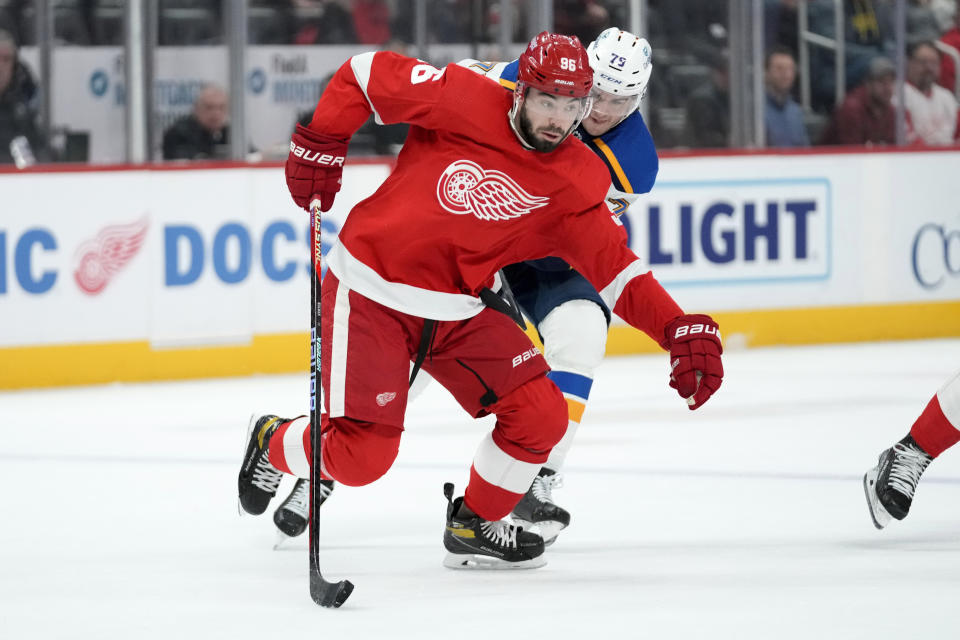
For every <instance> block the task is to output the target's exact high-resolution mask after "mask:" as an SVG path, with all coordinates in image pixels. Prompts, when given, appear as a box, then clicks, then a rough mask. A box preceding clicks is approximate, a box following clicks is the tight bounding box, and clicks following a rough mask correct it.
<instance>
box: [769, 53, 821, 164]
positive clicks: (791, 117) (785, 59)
mask: <svg viewBox="0 0 960 640" xmlns="http://www.w3.org/2000/svg"><path fill="white" fill-rule="evenodd" d="M763 69H764V75H763V77H764V82H765V83H766V87H767V100H766V103H765V105H764V116H763V118H764V124H765V126H766V131H767V146H768V147H809V146H810V138H809V137H808V136H807V128H806V126H805V125H804V123H803V109H801V108H800V105H799V104H797V102H796V100H794V99H793V96H792V95H791V92H792V91H793V84H794V82H795V81H796V79H797V63H796V61H795V60H794V59H793V54H792V53H791V52H790V50H789V49H787V48H786V47H776V48H775V49H774V50H773V51H771V52H770V53H768V54H767V59H766V61H765V63H764V67H763Z"/></svg>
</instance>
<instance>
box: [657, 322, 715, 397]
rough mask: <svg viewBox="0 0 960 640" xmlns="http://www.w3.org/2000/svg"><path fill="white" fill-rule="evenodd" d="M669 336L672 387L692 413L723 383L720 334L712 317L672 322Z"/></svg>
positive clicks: (668, 327) (667, 336) (669, 327)
mask: <svg viewBox="0 0 960 640" xmlns="http://www.w3.org/2000/svg"><path fill="white" fill-rule="evenodd" d="M666 334H667V335H666V338H667V344H668V345H670V386H671V387H673V388H674V389H676V390H677V393H679V394H680V396H681V397H683V398H686V399H687V405H688V406H689V407H690V409H691V410H692V409H697V408H699V407H700V406H701V405H702V404H703V403H704V402H706V401H707V399H709V398H710V396H712V395H713V393H714V392H715V391H716V390H717V389H719V388H720V383H722V382H723V363H722V362H721V361H720V354H721V353H723V345H722V344H721V342H720V330H719V328H717V323H716V322H714V321H713V318H711V317H710V316H707V315H703V314H695V315H689V316H680V317H679V318H677V319H676V320H673V321H671V322H670V323H669V324H668V325H667V329H666Z"/></svg>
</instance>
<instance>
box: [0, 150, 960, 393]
mask: <svg viewBox="0 0 960 640" xmlns="http://www.w3.org/2000/svg"><path fill="white" fill-rule="evenodd" d="M957 166H960V151H957V150H947V151H943V150H940V151H905V152H875V153H848V152H843V153H810V152H805V153H801V154H733V155H710V156H684V157H669V158H666V159H664V160H663V161H662V164H661V172H660V176H659V178H658V181H657V185H656V187H655V188H654V191H653V193H651V194H649V195H647V196H645V197H643V198H641V199H640V201H639V202H638V203H637V204H635V205H634V206H633V207H632V208H631V209H630V210H629V211H628V212H627V213H626V214H624V216H622V217H621V218H620V221H621V222H622V223H623V224H624V226H625V227H626V228H627V230H628V232H629V234H630V243H631V247H632V248H633V249H634V251H636V252H637V254H638V255H639V256H640V258H641V259H642V260H644V262H645V263H647V264H649V265H650V268H651V269H652V271H653V272H654V274H655V275H656V276H657V277H658V279H659V280H660V281H661V282H662V283H663V284H664V286H665V287H666V288H667V289H668V290H669V291H670V292H671V293H672V294H673V295H674V297H675V298H676V299H677V301H678V302H679V303H680V304H681V306H682V307H683V308H684V309H685V310H688V311H691V312H698V311H703V312H709V313H711V314H713V315H714V316H715V317H716V318H717V319H718V321H719V322H720V325H721V329H722V331H723V333H724V337H725V341H726V343H727V345H728V348H729V347H732V346H764V345H776V344H813V343H821V342H847V341H862V340H894V339H919V338H931V337H945V336H957V335H960V204H957V203H958V202H960V197H958V196H960V183H958V182H957V180H956V177H955V171H952V170H951V169H950V168H951V167H957ZM388 171H389V164H388V163H386V162H383V161H366V162H363V161H359V162H358V161H354V162H353V163H352V164H351V165H349V166H348V167H347V170H346V171H345V173H344V186H343V191H342V192H341V194H340V196H339V197H338V199H337V202H336V204H335V206H334V208H333V210H332V211H330V212H329V214H327V215H325V218H324V222H323V229H322V235H321V244H322V245H323V246H324V249H326V248H328V247H329V246H330V245H331V244H332V243H333V242H335V239H336V234H337V232H338V231H339V229H340V226H341V225H342V223H343V221H344V219H345V217H346V215H347V213H348V212H349V209H350V207H351V205H352V204H353V203H355V202H357V201H359V200H360V199H362V198H364V197H366V196H367V195H369V194H370V193H372V192H373V191H374V190H375V189H376V188H377V186H378V185H379V184H380V182H381V181H382V180H383V178H384V177H385V176H386V175H387V173H388ZM0 190H2V193H3V194H4V208H3V214H2V215H0V388H25V387H42V386H53V385H68V384H93V383H102V382H109V381H115V380H131V381H132V380H156V379H178V378H195V377H206V376H228V375H247V374H250V373H257V372H261V373H274V372H287V371H303V370H305V369H306V367H307V361H308V358H309V352H308V350H307V349H308V346H309V343H308V341H307V340H306V331H307V328H308V327H309V310H308V302H307V301H308V298H309V296H308V291H309V278H308V265H309V263H308V260H309V252H308V218H307V215H306V213H304V212H302V211H300V210H299V209H297V207H296V206H294V205H293V204H292V203H291V202H290V201H289V196H288V195H287V193H286V188H285V185H284V181H283V171H282V168H281V167H279V166H277V165H268V166H264V165H249V166H248V165H242V164H239V165H203V166H193V167H183V166H174V165H167V166H163V167H149V168H143V167H101V168H91V167H77V168H75V169H73V170H69V169H68V170H63V169H62V168H52V169H51V168H46V169H38V170H33V171H28V172H19V173H18V172H13V171H0ZM611 223H612V222H611ZM656 349H657V348H656V347H655V346H654V345H653V343H652V341H650V340H649V339H648V338H647V337H646V336H645V335H643V334H641V333H639V332H636V331H634V330H633V329H631V328H629V327H626V326H623V325H622V323H621V322H620V321H619V320H615V323H614V325H613V326H612V327H611V332H610V339H609V342H608V352H609V353H610V354H627V353H638V352H652V351H655V350H656Z"/></svg>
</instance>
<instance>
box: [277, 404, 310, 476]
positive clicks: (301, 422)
mask: <svg viewBox="0 0 960 640" xmlns="http://www.w3.org/2000/svg"><path fill="white" fill-rule="evenodd" d="M309 426H310V418H307V417H305V416H302V417H300V418H297V419H296V420H294V421H293V422H291V423H290V426H288V427H287V431H286V432H285V433H284V434H283V457H284V459H285V460H286V461H287V467H289V468H290V472H291V473H292V474H293V475H295V476H297V477H298V478H309V477H310V461H309V460H307V452H306V451H305V450H304V448H303V432H304V431H306V430H307V428H308V427H309Z"/></svg>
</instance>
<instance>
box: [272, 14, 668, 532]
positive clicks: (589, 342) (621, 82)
mask: <svg viewBox="0 0 960 640" xmlns="http://www.w3.org/2000/svg"><path fill="white" fill-rule="evenodd" d="M587 53H588V55H589V57H590V66H591V67H592V68H593V71H594V75H593V90H592V96H593V109H592V110H591V111H590V114H589V115H588V116H587V117H586V118H584V120H583V121H582V122H581V124H580V127H579V128H578V129H577V130H576V132H575V134H576V136H577V137H578V138H580V139H581V140H582V141H583V142H584V143H585V144H586V145H587V146H588V147H590V149H592V150H593V152H594V153H596V154H597V155H598V156H600V158H601V159H602V160H603V161H604V162H605V163H606V165H607V167H608V168H609V170H610V178H611V186H610V190H609V192H608V193H607V204H608V206H609V207H610V210H611V212H612V213H613V214H614V215H616V216H619V215H620V214H622V213H623V212H624V211H626V209H627V208H628V207H629V206H630V205H631V204H632V203H633V202H634V201H636V200H637V198H639V196H640V195H641V194H643V193H647V192H649V191H650V190H651V189H652V188H653V183H654V181H655V180H656V178H657V171H658V168H659V161H658V159H657V151H656V148H655V147H654V144H653V138H652V137H651V136H650V131H649V130H648V129H647V125H646V124H645V123H644V121H643V117H642V116H641V115H640V112H639V111H638V108H639V106H640V101H641V100H642V99H643V96H644V94H645V93H646V89H647V83H648V81H649V80H650V73H651V71H652V69H653V65H652V62H651V51H650V44H649V43H648V42H647V41H646V39H644V38H641V37H639V36H636V35H634V34H632V33H629V32H627V31H623V30H621V29H617V28H610V29H607V30H605V31H604V32H603V33H601V34H600V35H599V36H598V37H597V39H596V40H594V41H593V42H592V43H590V45H589V47H587ZM459 64H461V65H463V66H466V67H468V68H470V69H472V70H473V71H476V72H478V73H482V74H484V75H485V76H487V77H488V78H490V79H492V80H494V81H496V82H499V83H500V84H501V85H502V86H503V87H504V88H505V89H507V90H510V91H513V89H514V87H515V85H516V80H517V73H518V68H519V63H518V61H517V60H514V61H513V62H500V63H492V62H482V61H478V60H464V61H462V62H460V63H459ZM504 273H505V275H506V276H507V280H508V282H509V285H510V288H511V289H512V291H513V294H514V296H515V297H516V299H517V302H518V303H519V305H520V306H521V307H522V309H523V312H524V314H525V315H526V316H527V318H529V319H530V321H531V322H533V324H534V326H535V327H536V329H537V331H538V333H539V335H540V339H541V341H542V342H543V345H544V355H545V356H546V359H547V363H548V364H549V365H550V368H551V369H552V371H551V373H549V374H548V376H549V377H550V378H551V379H552V380H553V382H554V383H555V384H556V385H557V386H558V387H559V388H560V390H561V391H562V392H563V394H564V396H565V397H566V399H567V406H568V409H569V423H568V424H569V426H568V428H567V432H566V434H565V435H564V437H563V439H562V440H561V441H560V443H559V444H557V445H556V446H555V447H554V448H553V451H552V453H551V454H550V458H549V460H548V461H547V463H546V464H545V465H544V466H543V468H542V469H541V470H540V474H539V475H538V476H537V478H536V479H535V480H534V482H533V484H532V485H531V487H530V489H529V490H528V491H527V493H526V495H524V497H523V499H521V501H520V503H519V504H518V505H517V507H516V509H515V510H514V512H513V518H514V519H515V520H517V521H519V522H520V523H523V524H525V525H526V526H528V527H529V526H531V525H537V527H539V529H540V533H541V535H542V536H543V538H544V540H545V541H546V543H547V544H550V543H552V542H553V541H554V540H555V539H556V537H557V534H558V533H559V531H560V530H562V529H563V528H565V527H566V526H567V525H568V524H569V523H570V514H569V513H568V512H567V511H566V510H565V509H563V508H561V507H559V506H557V505H556V504H554V502H553V497H552V490H553V488H554V487H555V486H557V485H558V484H559V481H560V478H561V476H560V474H559V471H560V469H561V468H562V466H563V462H564V459H565V458H566V455H567V452H568V451H569V450H570V446H571V444H572V443H573V438H574V436H575V435H576V432H577V427H578V426H579V424H580V420H581V418H582V416H583V412H584V408H585V407H586V404H587V400H588V398H589V397H590V387H591V385H592V384H593V374H594V369H595V368H596V367H597V365H599V364H600V361H601V360H602V359H603V355H604V352H605V350H606V343H607V327H608V326H609V323H610V310H609V309H608V308H607V306H606V305H605V304H604V303H603V301H602V300H601V298H600V295H599V294H598V293H597V291H596V290H595V289H594V288H593V285H591V284H590V283H589V282H587V279H586V278H584V277H583V276H582V275H580V274H579V273H577V272H576V271H574V270H573V269H571V267H570V265H568V264H567V263H566V262H564V261H563V260H561V259H559V258H544V259H542V260H536V261H531V262H525V263H521V264H515V265H511V266H510V267H507V268H506V269H504ZM426 379H427V378H426V376H423V375H422V374H421V377H420V378H418V382H419V383H421V384H423V383H424V382H425V380H426ZM414 395H416V393H415V392H414V391H413V390H411V394H410V396H411V397H413V396H414ZM329 484H330V486H325V487H324V489H325V491H324V495H323V499H324V500H325V499H326V497H327V496H328V495H329V493H330V491H331V490H332V488H333V487H332V483H329ZM298 489H299V491H298ZM306 504H307V502H306V484H305V483H299V484H298V485H297V487H295V489H294V491H293V492H292V493H291V494H290V496H289V497H288V498H287V499H286V500H285V501H284V502H283V504H281V506H280V507H279V508H278V509H277V512H276V513H275V515H274V521H275V522H276V524H277V526H278V528H279V529H280V530H281V531H282V532H284V533H285V534H286V535H298V534H299V533H300V532H302V531H303V529H304V528H305V527H306V511H307V509H306Z"/></svg>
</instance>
